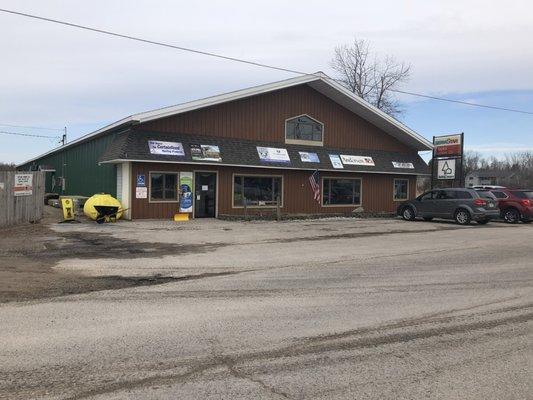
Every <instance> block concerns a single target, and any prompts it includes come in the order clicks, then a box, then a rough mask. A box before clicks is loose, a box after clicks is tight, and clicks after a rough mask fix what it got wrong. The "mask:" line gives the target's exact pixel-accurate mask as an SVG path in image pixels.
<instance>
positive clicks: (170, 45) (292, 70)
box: [0, 8, 533, 115]
mask: <svg viewBox="0 0 533 400" xmlns="http://www.w3.org/2000/svg"><path fill="white" fill-rule="evenodd" d="M0 12H4V13H8V14H13V15H18V16H22V17H27V18H33V19H37V20H41V21H46V22H52V23H55V24H60V25H66V26H69V27H73V28H78V29H84V30H87V31H92V32H97V33H101V34H105V35H110V36H115V37H119V38H123V39H129V40H134V41H137V42H142V43H147V44H153V45H156V46H162V47H167V48H172V49H176V50H181V51H186V52H190V53H195V54H201V55H205V56H209V57H215V58H219V59H223V60H229V61H234V62H238V63H242V64H248V65H253V66H256V67H262V68H269V69H273V70H277V71H283V72H289V73H292V74H297V75H315V74H310V73H307V72H303V71H298V70H295V69H291V68H284V67H278V66H273V65H268V64H263V63H260V62H256V61H250V60H245V59H241V58H236V57H230V56H225V55H223V54H217V53H212V52H208V51H203V50H196V49H192V48H188V47H183V46H177V45H173V44H169V43H164V42H159V41H155V40H149V39H143V38H140V37H136V36H131V35H125V34H122V33H117V32H112V31H108V30H104V29H98V28H93V27H89V26H85V25H80V24H75V23H72V22H67V21H61V20H57V19H52V18H47V17H42V16H39V15H34V14H28V13H23V12H20V11H14V10H7V9H3V8H0ZM315 76H318V77H322V76H320V75H315ZM330 79H331V78H330ZM332 80H335V81H338V82H341V81H339V80H338V79H332ZM388 90H390V91H391V92H396V93H402V94H406V95H410V96H417V97H424V98H427V99H432V100H438V101H446V102H450V103H457V104H463V105H467V106H473V107H482V108H489V109H493V110H500V111H508V112H515V113H521V114H529V115H533V111H525V110H518V109H514V108H506V107H498V106H489V105H485V104H478V103H470V102H467V101H461V100H453V99H448V98H444V97H437V96H430V95H426V94H421V93H415V92H408V91H403V90H398V89H388Z"/></svg>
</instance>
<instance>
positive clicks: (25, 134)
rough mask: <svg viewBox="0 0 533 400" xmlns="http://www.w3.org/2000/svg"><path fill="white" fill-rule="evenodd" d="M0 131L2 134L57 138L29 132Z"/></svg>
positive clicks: (56, 137) (57, 137)
mask: <svg viewBox="0 0 533 400" xmlns="http://www.w3.org/2000/svg"><path fill="white" fill-rule="evenodd" d="M0 133H1V134H4V135H17V136H28V137H38V138H45V139H59V136H45V135H34V134H31V133H20V132H8V131H0Z"/></svg>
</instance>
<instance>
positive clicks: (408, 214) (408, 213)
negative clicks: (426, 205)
mask: <svg viewBox="0 0 533 400" xmlns="http://www.w3.org/2000/svg"><path fill="white" fill-rule="evenodd" d="M402 218H403V219H405V220H406V221H412V220H414V219H415V211H414V210H413V208H412V207H405V208H404V209H403V211H402Z"/></svg>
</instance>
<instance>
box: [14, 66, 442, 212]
mask: <svg viewBox="0 0 533 400" xmlns="http://www.w3.org/2000/svg"><path fill="white" fill-rule="evenodd" d="M431 149H432V144H431V143H430V142H428V141H427V140H426V139H424V138H423V137H422V136H420V135H418V134H417V133H415V132H414V131H412V130H411V129H409V128H408V127H406V126H405V125H403V124H401V123H400V122H398V121H397V120H395V119H394V118H391V117H390V116H388V115H387V114H385V113H383V112H381V111H380V110H378V109H377V108H375V107H373V106H372V105H370V104H368V103H367V102H365V101H364V100H362V99H361V98H359V97H357V96H356V95H354V94H353V93H351V92H350V91H348V90H347V89H345V88H344V87H342V86H341V85H339V84H338V83H336V82H335V81H333V80H331V79H329V78H328V77H327V76H325V75H324V74H321V73H318V74H312V75H305V76H300V77H296V78H292V79H287V80H284V81H280V82H274V83H271V84H266V85H262V86H257V87H253V88H249V89H244V90H239V91H236V92H231V93H226V94H223V95H219V96H214V97H209V98H206V99H202V100H197V101H192V102H189V103H184V104H180V105H177V106H171V107H167V108H162V109H158V110H153V111H148V112H144V113H140V114H135V115H132V116H129V117H127V118H124V119H122V120H120V121H117V122H115V123H113V124H111V125H108V126H106V127H104V128H102V129H99V130H97V131H95V132H92V133H90V134H88V135H85V136H83V137H81V138H79V139H76V140H74V141H72V142H70V143H68V144H66V145H64V146H62V147H60V148H57V149H55V150H52V151H50V152H48V153H46V154H43V155H41V156H39V157H36V158H34V159H32V160H29V161H27V162H25V163H24V164H21V165H20V166H19V169H39V168H40V167H41V166H42V168H46V170H47V192H53V191H56V192H57V191H61V192H63V193H65V194H71V195H75V194H76V195H92V194H94V193H100V192H105V193H110V194H112V195H115V196H117V197H118V198H119V200H120V201H121V202H122V204H123V206H124V207H125V208H128V212H127V213H126V216H127V217H128V218H172V216H173V215H174V214H175V213H177V212H179V211H180V208H181V211H185V212H191V214H192V216H193V217H196V218H198V217H217V216H236V215H243V214H244V213H247V214H248V215H251V214H256V213H261V214H267V213H268V212H274V211H275V210H276V209H277V207H279V210H280V212H281V213H282V214H291V215H292V214H347V213H351V212H353V211H354V209H359V210H361V208H362V209H363V210H364V211H365V212H371V213H382V212H383V213H390V212H394V210H395V209H396V206H397V204H398V202H400V201H403V200H406V199H411V198H413V197H414V196H415V193H416V179H417V176H419V175H428V169H427V165H426V164H425V162H424V161H423V160H422V159H421V158H420V157H419V155H418V152H419V151H424V150H431Z"/></svg>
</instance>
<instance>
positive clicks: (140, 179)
mask: <svg viewBox="0 0 533 400" xmlns="http://www.w3.org/2000/svg"><path fill="white" fill-rule="evenodd" d="M137 186H141V187H143V186H146V179H145V176H144V175H137Z"/></svg>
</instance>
